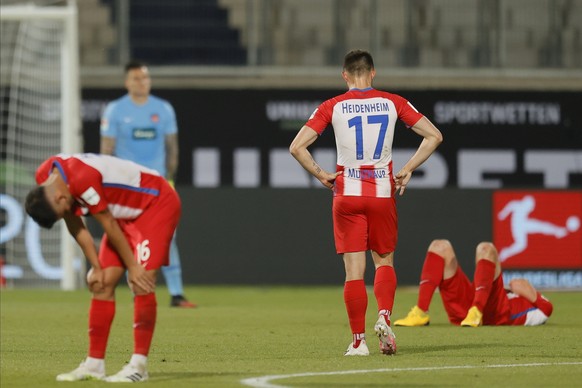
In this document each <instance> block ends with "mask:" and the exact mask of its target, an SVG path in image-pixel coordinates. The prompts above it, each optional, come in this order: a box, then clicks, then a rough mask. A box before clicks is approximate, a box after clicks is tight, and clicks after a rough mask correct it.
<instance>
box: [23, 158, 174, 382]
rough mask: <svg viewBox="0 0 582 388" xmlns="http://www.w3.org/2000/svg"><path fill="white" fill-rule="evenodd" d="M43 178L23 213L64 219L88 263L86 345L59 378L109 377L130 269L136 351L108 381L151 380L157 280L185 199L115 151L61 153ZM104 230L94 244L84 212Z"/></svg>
mask: <svg viewBox="0 0 582 388" xmlns="http://www.w3.org/2000/svg"><path fill="white" fill-rule="evenodd" d="M36 181H37V183H38V184H39V186H37V187H36V188H34V189H32V190H31V191H30V193H29V194H28V196H27V197H26V212H27V213H28V214H29V215H30V216H31V217H32V218H33V219H34V220H35V221H36V222H37V223H38V224H39V225H40V226H42V227H45V228H51V227H52V225H53V224H54V223H55V222H56V221H58V220H60V219H61V218H62V219H64V220H65V223H66V224H67V229H68V230H69V232H70V234H71V235H72V236H73V237H74V238H75V240H76V241H77V243H78V244H79V246H80V247H81V249H82V250H83V253H84V255H85V257H86V258H87V260H88V261H89V263H91V269H90V270H89V272H88V274H87V283H88V285H89V290H90V291H91V292H92V294H93V298H92V300H91V307H90V309H89V352H88V356H87V358H86V359H85V360H84V361H83V362H82V363H81V365H80V366H79V367H78V368H77V369H75V370H73V371H71V372H69V373H63V374H60V375H58V376H57V380H58V381H79V380H93V379H97V380H102V379H105V350H106V348H107V341H108V339H109V331H110V329H111V324H112V322H113V317H114V315H115V289H116V287H117V284H118V282H119V280H120V279H121V277H122V276H123V274H124V273H125V272H126V271H127V273H128V276H127V280H128V283H129V286H130V288H131V290H132V292H133V294H134V321H133V336H134V351H133V355H132V357H131V360H130V361H129V363H128V364H127V365H126V366H125V367H123V368H122V369H121V371H119V373H117V374H115V375H113V376H109V377H107V378H106V380H107V381H109V382H137V381H144V380H147V379H148V373H147V357H148V353H149V350H150V345H151V341H152V338H153V334H154V328H155V325H156V315H157V302H156V294H155V292H154V291H155V283H156V278H157V273H158V270H159V268H160V267H161V266H163V265H167V263H168V253H169V248H170V242H171V241H172V236H173V235H174V231H175V230H176V226H177V225H178V221H179V218H180V199H179V198H178V195H177V194H176V192H175V191H174V190H173V189H172V187H171V186H170V185H169V184H168V182H167V181H166V180H165V179H164V178H163V177H162V176H160V175H159V174H158V173H157V172H156V171H154V170H152V169H149V168H146V167H143V166H140V165H138V164H136V163H134V162H131V161H127V160H122V159H118V158H115V157H113V156H105V155H94V154H74V155H64V154H60V155H56V156H53V157H51V158H49V159H48V160H46V161H44V162H43V163H42V164H41V165H40V167H39V168H38V170H37V172H36ZM85 214H89V215H91V216H92V217H94V218H95V219H96V220H97V221H98V222H99V224H101V226H102V227H103V230H104V232H105V234H104V236H103V239H102V240H101V247H100V249H99V251H97V249H96V247H95V245H94V243H93V237H92V236H91V234H90V232H89V230H88V229H87V227H86V226H85V223H84V222H83V219H82V218H81V216H82V215H85Z"/></svg>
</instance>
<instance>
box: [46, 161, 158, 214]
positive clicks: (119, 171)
mask: <svg viewBox="0 0 582 388" xmlns="http://www.w3.org/2000/svg"><path fill="white" fill-rule="evenodd" d="M55 167H56V168H57V169H58V170H59V172H60V173H61V175H62V177H63V179H64V180H65V183H66V184H67V186H68V188H69V191H70V193H71V195H72V196H73V197H74V198H75V201H76V208H75V209H74V211H75V214H77V215H83V214H86V213H87V212H88V213H90V214H95V213H99V212H101V211H103V210H105V209H106V208H108V209H109V211H110V212H111V214H112V215H113V217H114V218H117V219H135V218H137V217H139V215H140V214H141V213H143V211H144V210H145V209H147V208H148V207H149V206H150V204H152V202H153V201H154V200H155V199H156V198H157V197H158V196H159V194H160V189H161V187H162V186H163V185H164V184H166V183H165V181H164V178H163V177H162V176H160V174H158V173H157V172H156V171H155V170H152V169H149V168H147V167H144V166H141V165H139V164H137V163H134V162H131V161H128V160H123V159H119V158H116V157H114V156H109V155H96V154H73V155H65V154H59V155H56V156H52V157H51V158H49V159H47V160H45V161H44V162H43V163H42V164H41V165H40V167H39V168H38V169H37V171H36V181H37V183H39V184H41V183H42V182H44V181H45V180H46V179H47V178H48V177H49V175H50V174H51V171H52V170H53V168H55Z"/></svg>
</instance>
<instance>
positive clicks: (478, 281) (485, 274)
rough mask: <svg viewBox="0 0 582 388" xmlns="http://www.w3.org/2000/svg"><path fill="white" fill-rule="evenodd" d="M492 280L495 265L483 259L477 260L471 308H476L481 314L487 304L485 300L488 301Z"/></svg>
mask: <svg viewBox="0 0 582 388" xmlns="http://www.w3.org/2000/svg"><path fill="white" fill-rule="evenodd" d="M494 278H495V263H494V262H492V261H489V260H485V259H482V260H478V261H477V266H476V268H475V280H474V283H475V284H474V285H475V296H474V298H473V306H475V307H477V308H478V309H479V311H481V312H483V309H484V308H485V305H486V304H487V299H489V294H490V293H491V286H492V285H493V280H494Z"/></svg>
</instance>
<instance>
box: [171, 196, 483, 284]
mask: <svg viewBox="0 0 582 388" xmlns="http://www.w3.org/2000/svg"><path fill="white" fill-rule="evenodd" d="M179 193H180V196H181V198H182V204H183V213H182V220H181V223H180V226H179V228H178V245H179V248H180V254H181V260H182V271H183V275H184V281H185V282H186V283H192V284H209V283H235V284H274V283H283V284H341V283H342V282H343V279H344V270H343V262H342V259H341V256H338V255H337V254H336V253H335V248H334V243H333V229H332V219H331V201H332V195H331V192H329V191H327V190H320V189H311V190H309V189H307V190H306V189H296V190H289V189H285V190H277V189H249V190H243V189H193V188H189V187H180V188H179ZM397 201H398V216H399V235H398V238H399V240H398V246H397V249H396V253H395V267H396V271H397V275H398V281H399V284H401V285H404V284H417V283H418V276H419V275H420V271H421V268H422V262H423V259H424V254H425V251H426V248H427V246H428V244H429V243H430V241H431V240H432V239H434V238H447V239H449V240H451V241H452V242H453V244H454V245H455V247H456V250H457V255H458V257H459V260H460V262H461V265H462V267H463V268H464V269H465V271H466V272H467V273H468V274H469V275H470V274H472V272H473V270H474V263H473V259H474V247H475V245H476V244H477V243H478V242H480V241H483V240H490V239H491V191H489V190H457V189H442V190H408V191H407V192H406V193H405V194H404V196H402V197H399V198H398V199H397ZM367 269H368V270H367V274H366V279H367V280H368V282H370V281H371V280H372V272H373V263H372V260H371V258H369V259H368V268H367Z"/></svg>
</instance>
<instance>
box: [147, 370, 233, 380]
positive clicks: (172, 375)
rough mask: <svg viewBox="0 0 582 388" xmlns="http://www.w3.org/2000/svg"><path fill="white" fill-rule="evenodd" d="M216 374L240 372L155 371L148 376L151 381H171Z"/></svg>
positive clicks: (225, 374)
mask: <svg viewBox="0 0 582 388" xmlns="http://www.w3.org/2000/svg"><path fill="white" fill-rule="evenodd" d="M217 376H241V374H240V373H229V372H215V373H211V372H196V371H193V372H168V373H164V372H161V373H160V372H156V373H155V375H153V376H151V377H150V380H151V381H152V382H161V381H171V380H186V379H200V378H204V377H217Z"/></svg>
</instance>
